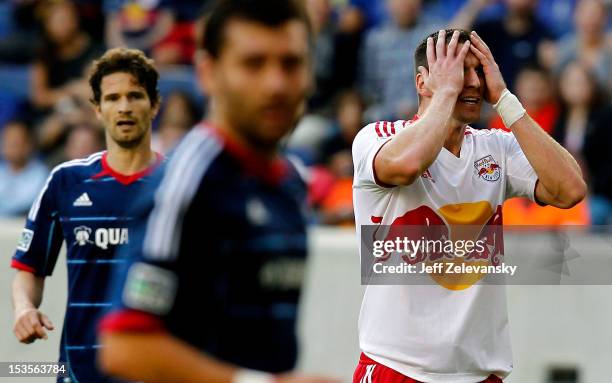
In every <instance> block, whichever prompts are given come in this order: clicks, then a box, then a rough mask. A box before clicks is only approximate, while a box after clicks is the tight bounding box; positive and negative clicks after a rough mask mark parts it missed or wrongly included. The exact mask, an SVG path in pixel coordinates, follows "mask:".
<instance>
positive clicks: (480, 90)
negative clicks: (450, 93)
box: [453, 52, 486, 124]
mask: <svg viewBox="0 0 612 383" xmlns="http://www.w3.org/2000/svg"><path fill="white" fill-rule="evenodd" d="M464 72H465V73H464V80H463V90H462V91H461V93H460V94H459V97H458V98H457V103H456V104H455V110H454V112H453V118H454V119H455V120H457V121H459V122H461V123H462V124H469V123H473V122H475V121H478V120H479V119H480V108H481V107H482V101H483V99H484V92H485V89H486V83H485V79H484V74H483V72H482V65H480V60H478V58H477V57H476V56H474V54H473V53H471V52H470V53H468V54H467V56H466V57H465V63H464Z"/></svg>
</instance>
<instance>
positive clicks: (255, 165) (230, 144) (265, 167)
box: [200, 122, 288, 185]
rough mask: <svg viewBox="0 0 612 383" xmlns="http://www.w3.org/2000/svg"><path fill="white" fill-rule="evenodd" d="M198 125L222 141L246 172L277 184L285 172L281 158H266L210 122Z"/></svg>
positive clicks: (284, 165)
mask: <svg viewBox="0 0 612 383" xmlns="http://www.w3.org/2000/svg"><path fill="white" fill-rule="evenodd" d="M200 126H201V127H202V128H204V129H209V130H210V131H212V132H213V133H214V134H215V135H216V136H217V137H219V138H220V139H221V140H222V141H223V143H224V144H225V149H226V150H227V151H228V152H229V154H231V155H232V156H233V157H234V158H236V159H237V160H238V162H240V164H241V166H242V167H243V169H244V170H245V172H246V173H247V174H252V175H255V176H257V177H259V178H261V179H263V180H264V181H265V182H268V183H271V184H274V185H277V184H279V183H280V182H281V181H282V179H283V178H284V177H285V175H286V174H287V170H288V168H287V163H286V162H285V161H284V160H283V159H282V158H280V157H275V158H274V159H269V158H266V157H264V156H262V155H261V154H260V153H257V152H256V151H254V150H253V149H251V148H249V147H247V146H246V145H244V144H243V143H241V142H239V141H238V140H236V139H235V138H233V137H231V136H230V135H229V134H227V132H225V131H223V130H221V129H219V128H217V127H215V126H213V125H211V124H210V123H206V122H203V123H201V124H200Z"/></svg>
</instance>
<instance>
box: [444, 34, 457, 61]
mask: <svg viewBox="0 0 612 383" xmlns="http://www.w3.org/2000/svg"><path fill="white" fill-rule="evenodd" d="M458 44H459V31H454V32H453V37H451V41H450V43H448V48H447V49H448V50H447V52H446V53H447V54H448V55H449V56H451V57H454V56H455V52H456V50H457V45H458Z"/></svg>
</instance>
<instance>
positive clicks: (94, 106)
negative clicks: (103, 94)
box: [91, 100, 102, 121]
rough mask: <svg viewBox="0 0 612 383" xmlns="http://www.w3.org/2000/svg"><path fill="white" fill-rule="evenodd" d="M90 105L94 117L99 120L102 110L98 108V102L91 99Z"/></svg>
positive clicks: (100, 119)
mask: <svg viewBox="0 0 612 383" xmlns="http://www.w3.org/2000/svg"><path fill="white" fill-rule="evenodd" d="M91 107H92V108H93V110H94V112H95V113H96V118H97V119H98V120H99V121H102V110H100V103H99V102H95V101H93V100H92V101H91Z"/></svg>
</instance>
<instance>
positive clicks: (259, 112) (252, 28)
mask: <svg viewBox="0 0 612 383" xmlns="http://www.w3.org/2000/svg"><path fill="white" fill-rule="evenodd" d="M308 49H309V48H308V33H307V30H306V27H305V25H304V24H302V23H301V22H299V21H289V22H287V23H285V24H282V25H281V26H279V27H275V28H271V27H267V26H264V25H262V24H258V23H253V22H248V21H241V20H235V21H231V22H229V24H228V25H227V28H226V30H225V36H224V45H223V48H222V50H221V52H220V53H219V57H217V58H216V59H210V60H209V65H208V66H207V67H206V68H207V69H200V72H201V73H200V74H201V77H202V78H205V80H204V82H205V84H204V86H205V88H207V91H208V92H209V93H210V94H211V96H212V98H213V103H214V105H213V108H217V113H219V115H220V116H221V118H222V119H223V120H224V121H226V122H227V123H228V125H230V128H231V129H235V130H237V133H238V134H240V135H241V136H242V137H243V138H245V139H246V140H247V141H248V142H249V143H250V144H252V145H254V146H256V147H258V148H260V149H263V150H271V149H274V148H275V147H276V145H277V144H278V142H279V140H280V139H281V138H282V137H283V136H285V135H286V134H287V133H288V132H289V131H290V130H291V129H292V128H293V127H294V126H295V124H296V123H297V121H298V119H299V118H300V116H301V115H302V113H303V111H304V106H305V100H306V95H307V93H308V91H309V89H310V85H311V83H310V81H311V77H310V68H309V62H308V53H309V51H308ZM203 71H204V72H206V73H203Z"/></svg>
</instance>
